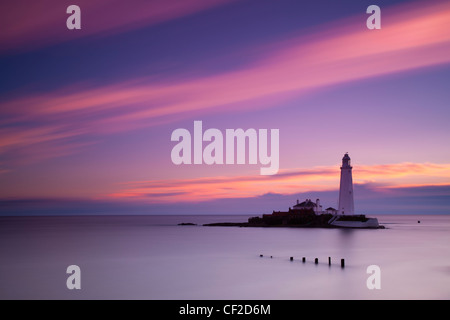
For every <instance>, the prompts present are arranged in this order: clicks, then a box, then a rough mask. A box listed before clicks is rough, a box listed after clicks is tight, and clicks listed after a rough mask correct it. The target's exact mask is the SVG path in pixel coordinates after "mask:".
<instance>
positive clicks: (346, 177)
mask: <svg viewBox="0 0 450 320" xmlns="http://www.w3.org/2000/svg"><path fill="white" fill-rule="evenodd" d="M338 213H339V214H354V213H355V208H354V203H353V179H352V166H351V165H350V157H349V156H348V153H346V154H345V155H344V157H343V158H342V167H341V184H340V187H339V208H338Z"/></svg>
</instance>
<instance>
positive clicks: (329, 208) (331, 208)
mask: <svg viewBox="0 0 450 320" xmlns="http://www.w3.org/2000/svg"><path fill="white" fill-rule="evenodd" d="M325 210H334V211H337V209H335V208H333V207H328V208H326V209H325Z"/></svg>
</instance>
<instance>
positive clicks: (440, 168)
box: [110, 163, 450, 202]
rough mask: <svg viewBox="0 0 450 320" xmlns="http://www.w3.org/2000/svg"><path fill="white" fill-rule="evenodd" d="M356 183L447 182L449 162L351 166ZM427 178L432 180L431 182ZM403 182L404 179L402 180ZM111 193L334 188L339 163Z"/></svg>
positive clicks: (199, 196)
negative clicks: (271, 173) (263, 174)
mask: <svg viewBox="0 0 450 320" xmlns="http://www.w3.org/2000/svg"><path fill="white" fill-rule="evenodd" d="M353 178H354V181H355V183H368V182H370V183H371V184H372V185H374V186H376V187H377V188H378V189H380V190H389V189H392V188H403V187H412V186H414V187H419V186H429V185H449V183H448V181H450V164H433V163H399V164H386V165H359V166H358V167H357V168H355V169H354V172H353ZM430 181H434V182H435V183H433V184H430ZM405 182H406V183H405ZM123 185H124V188H122V190H120V191H118V192H116V193H113V194H111V195H110V197H113V198H118V199H139V200H146V201H148V202H172V201H188V202H189V201H192V202H197V201H208V200H214V199H220V198H246V197H255V196H259V195H263V194H265V193H268V192H273V193H281V194H294V193H299V192H309V191H327V190H336V189H337V188H338V187H339V168H338V167H316V168H312V169H289V170H281V172H280V173H279V174H278V175H274V176H259V175H248V176H234V177H224V176H219V177H205V178H196V179H179V180H153V181H133V182H128V183H125V184H123Z"/></svg>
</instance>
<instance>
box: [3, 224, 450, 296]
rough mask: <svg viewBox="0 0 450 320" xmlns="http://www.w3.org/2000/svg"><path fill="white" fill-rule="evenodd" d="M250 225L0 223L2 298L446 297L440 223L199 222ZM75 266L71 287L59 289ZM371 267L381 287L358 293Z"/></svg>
mask: <svg viewBox="0 0 450 320" xmlns="http://www.w3.org/2000/svg"><path fill="white" fill-rule="evenodd" d="M246 219H247V217H242V216H241V217H236V216H228V217H224V216H189V217H188V216H183V217H180V216H132V217H126V216H120V217H117V216H116V217H34V218H30V217H27V218H0V257H1V260H0V287H1V288H2V290H1V291H0V298H2V299H8V298H31V299H33V298H44V299H54V298H59V299H77V298H84V299H91V298H94V299H98V298H100V299H116V298H123V299H449V298H450V249H449V243H450V241H449V240H450V232H449V231H450V217H448V216H421V217H420V218H418V217H415V216H379V217H378V219H379V221H380V223H381V224H384V225H385V226H386V227H387V228H386V229H383V230H353V229H352V230H347V229H295V228H237V227H202V226H201V224H203V223H210V222H220V221H233V222H239V221H246ZM417 220H421V223H420V224H419V223H417ZM180 222H193V223H197V224H200V225H198V226H178V225H177V224H178V223H180ZM260 254H262V255H263V257H262V258H261V257H260ZM270 256H272V258H270ZM291 256H293V257H294V260H293V261H289V257H291ZM302 257H305V258H306V262H305V263H303V262H302V260H301V259H302ZM328 257H331V259H332V260H331V261H332V265H331V266H329V265H328ZM315 258H318V260H319V263H318V264H315V263H314V259H315ZM342 258H344V259H345V268H344V269H342V268H341V267H340V259H342ZM72 264H76V265H78V266H80V268H81V272H82V277H81V278H82V289H81V290H79V291H70V290H68V289H67V288H66V279H67V276H68V275H67V274H66V268H67V266H69V265H72ZM372 264H376V265H378V266H380V268H381V283H382V285H381V290H369V289H367V287H366V280H367V277H368V276H369V275H368V274H367V273H366V268H367V266H369V265H372Z"/></svg>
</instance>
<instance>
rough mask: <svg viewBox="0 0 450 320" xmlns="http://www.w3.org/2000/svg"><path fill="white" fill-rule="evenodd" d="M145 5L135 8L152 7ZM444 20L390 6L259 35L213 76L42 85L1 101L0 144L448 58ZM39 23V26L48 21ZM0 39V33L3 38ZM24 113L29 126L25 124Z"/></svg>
mask: <svg viewBox="0 0 450 320" xmlns="http://www.w3.org/2000/svg"><path fill="white" fill-rule="evenodd" d="M221 2H223V3H225V2H226V1H221ZM101 3H102V4H103V2H101ZM145 3H147V2H145ZM162 3H163V2H162V1H151V2H148V5H149V6H150V5H152V6H157V7H158V6H163V5H162ZM209 3H210V2H209V1H201V0H190V1H175V2H174V8H173V12H172V11H170V13H169V11H165V9H164V10H163V9H161V10H162V11H158V10H154V11H156V13H155V12H153V13H149V14H151V15H156V16H155V17H153V18H151V19H147V18H148V17H146V16H145V14H144V13H143V16H142V17H141V18H139V17H138V18H139V19H138V20H139V21H141V20H142V23H144V22H143V21H147V20H149V21H150V22H148V21H147V22H145V23H147V24H148V23H151V21H162V20H164V19H171V18H173V17H177V16H180V15H183V14H188V13H190V12H194V11H195V10H201V9H203V8H206V7H209V6H210V5H211V4H209ZM188 4H193V6H192V7H191V6H189V5H188ZM3 5H4V6H6V5H5V4H3ZM96 5H99V6H100V4H96ZM108 5H112V4H110V3H109V2H108ZM142 5H143V6H144V2H143V4H142ZM36 6H37V4H36ZM31 8H32V7H31ZM158 8H159V7H158ZM192 8H194V9H192ZM195 8H196V9H195ZM5 9H7V8H5ZM144 9H145V8H143V10H141V11H143V12H146V11H149V12H152V10H144ZM52 10H53V9H52ZM116 11H117V10H116ZM27 12H28V11H27ZM384 12H389V9H386V10H385V11H384ZM48 14H49V15H52V14H54V13H48ZM106 16H107V15H106ZM110 18H111V17H110ZM43 19H44V18H43ZM105 19H107V17H105ZM448 21H450V4H449V3H448V2H436V3H434V2H433V3H432V4H431V5H429V6H428V7H426V8H424V7H423V6H421V7H420V8H419V7H417V6H412V7H411V6H404V7H403V6H401V7H398V8H396V9H395V10H393V11H392V12H391V20H390V23H385V24H383V28H382V30H378V31H374V32H372V31H368V30H366V29H363V28H361V27H360V21H359V20H358V21H356V19H355V18H350V19H345V20H343V21H340V22H339V21H338V22H335V23H334V24H333V25H335V26H336V27H335V28H333V29H331V30H330V29H329V26H324V27H322V28H323V29H325V31H323V30H322V28H318V29H316V31H315V32H313V33H312V34H309V35H307V36H304V35H301V36H298V37H294V38H292V39H291V40H286V41H283V42H280V43H271V44H267V45H266V46H264V48H261V49H264V50H263V51H264V54H262V55H261V56H259V57H257V59H256V60H255V61H254V62H253V63H252V64H249V65H246V66H242V67H241V68H240V69H235V70H229V71H225V72H222V73H218V74H215V75H210V76H184V77H181V78H179V77H177V75H173V78H172V79H173V80H168V81H165V82H163V83H162V82H160V83H156V82H154V80H152V79H150V78H137V79H124V80H123V81H122V82H120V83H116V84H108V85H99V84H89V85H88V86H86V85H85V86H82V88H80V85H79V84H74V85H73V86H71V87H66V88H62V89H59V90H55V91H52V92H47V93H43V94H35V95H30V96H27V95H23V96H20V97H17V98H13V99H10V100H8V101H5V102H3V103H2V104H1V109H2V113H3V114H4V116H5V117H4V118H3V120H0V123H1V124H2V125H4V126H5V127H7V129H3V131H4V133H5V134H4V135H2V139H1V141H0V152H2V151H5V150H7V149H8V148H12V147H14V146H21V147H26V146H29V145H31V144H38V143H42V142H49V141H53V142H54V145H55V144H58V143H60V144H61V146H62V147H64V148H66V149H67V148H68V146H67V143H68V142H67V139H68V138H70V137H79V136H84V135H97V134H110V133H116V132H123V131H129V130H134V129H137V128H142V127H147V126H153V125H155V124H159V123H167V122H170V121H174V120H179V119H180V118H184V117H190V116H192V114H193V113H196V114H201V115H207V114H209V113H215V112H226V110H227V109H229V107H237V106H238V107H239V109H241V110H249V109H258V108H261V107H267V106H272V107H275V106H277V104H279V103H280V102H282V101H284V100H285V99H288V98H290V97H292V96H301V95H302V94H304V93H306V92H310V91H312V90H318V89H321V88H325V87H327V86H331V85H337V84H342V83H346V82H350V81H357V80H361V79H367V78H372V77H378V76H384V75H388V74H392V73H397V72H404V71H409V70H414V69H418V68H424V67H429V66H435V65H439V64H447V63H449V62H450V33H449V32H448V31H447V30H448V26H447V24H448ZM155 23H156V22H155ZM42 24H43V26H42V28H44V27H45V28H46V23H44V22H43V23H42ZM106 24H107V23H106V22H105V25H106ZM128 24H130V27H131V25H133V26H135V25H140V23H139V22H137V23H136V24H134V23H132V22H131V21H128V20H126V19H125V18H124V20H121V19H118V21H117V25H116V27H118V26H121V25H128ZM113 27H114V26H112V27H111V28H113ZM327 27H328V28H327ZM29 28H31V25H30V26H27V25H24V26H23V27H21V28H19V29H17V30H15V29H14V30H9V29H7V30H6V31H3V32H4V37H5V34H6V36H8V35H9V34H18V35H20V34H22V33H26V31H27V30H28V29H29ZM50 36H52V34H50ZM50 36H49V37H50ZM51 38H53V36H52V37H51ZM8 39H9V38H6V40H8ZM6 40H2V42H3V41H5V43H8V41H6ZM231 110H234V109H231ZM30 122H32V123H33V124H34V125H32V126H30V125H29V123H30ZM64 144H66V145H64ZM69 144H70V143H69Z"/></svg>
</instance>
